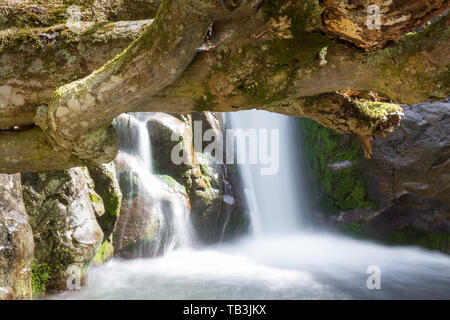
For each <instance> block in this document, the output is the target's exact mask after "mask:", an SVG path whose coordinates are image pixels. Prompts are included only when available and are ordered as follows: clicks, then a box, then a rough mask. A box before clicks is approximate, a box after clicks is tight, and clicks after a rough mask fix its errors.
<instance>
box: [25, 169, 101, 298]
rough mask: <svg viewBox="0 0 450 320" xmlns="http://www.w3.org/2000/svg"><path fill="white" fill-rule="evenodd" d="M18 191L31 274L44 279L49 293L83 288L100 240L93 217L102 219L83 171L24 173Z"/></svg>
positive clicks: (85, 172) (87, 178)
mask: <svg viewBox="0 0 450 320" xmlns="http://www.w3.org/2000/svg"><path fill="white" fill-rule="evenodd" d="M22 185H23V197H24V202H25V207H26V211H27V214H28V216H29V219H30V223H31V226H32V228H33V235H34V241H35V250H34V255H35V263H36V269H37V270H43V269H44V270H45V269H46V270H47V271H46V273H48V277H46V278H45V280H47V282H46V283H45V285H43V287H45V289H47V290H50V291H54V290H64V289H73V288H75V287H78V285H84V284H86V283H87V267H88V266H89V264H90V262H91V261H92V259H93V257H94V255H95V252H96V250H97V248H98V247H99V246H100V244H101V242H102V239H103V232H102V230H101V228H100V226H99V225H98V223H97V220H96V216H102V215H103V214H104V209H103V203H102V200H101V198H100V196H99V195H98V194H97V193H96V192H95V191H94V190H93V185H94V184H93V182H92V180H91V178H90V177H89V174H88V171H87V169H86V168H72V169H69V170H63V171H48V172H42V173H24V174H22ZM42 289H44V288H42Z"/></svg>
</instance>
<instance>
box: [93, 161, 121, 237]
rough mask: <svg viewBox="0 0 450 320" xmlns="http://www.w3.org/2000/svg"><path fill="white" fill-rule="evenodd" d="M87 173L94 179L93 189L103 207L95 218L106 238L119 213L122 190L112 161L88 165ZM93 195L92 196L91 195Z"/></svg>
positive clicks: (111, 230)
mask: <svg viewBox="0 0 450 320" xmlns="http://www.w3.org/2000/svg"><path fill="white" fill-rule="evenodd" d="M88 170H89V175H90V176H91V178H92V180H93V181H94V190H95V192H96V193H97V194H98V195H99V196H100V198H101V200H102V201H101V202H102V203H103V207H104V212H105V213H104V214H103V215H101V216H100V217H99V218H97V221H98V223H99V225H100V227H101V228H102V231H103V234H104V238H105V239H108V238H109V237H110V235H111V234H112V232H113V231H114V228H115V225H116V222H117V219H118V218H119V215H120V203H121V201H122V192H121V191H120V186H119V182H118V179H117V176H116V168H115V165H114V163H113V162H110V163H107V164H102V165H99V166H90V167H88ZM91 197H93V196H91Z"/></svg>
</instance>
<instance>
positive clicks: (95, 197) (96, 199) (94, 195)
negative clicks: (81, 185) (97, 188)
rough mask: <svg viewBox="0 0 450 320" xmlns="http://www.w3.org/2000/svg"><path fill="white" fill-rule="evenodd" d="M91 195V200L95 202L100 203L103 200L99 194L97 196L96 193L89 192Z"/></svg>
mask: <svg viewBox="0 0 450 320" xmlns="http://www.w3.org/2000/svg"><path fill="white" fill-rule="evenodd" d="M89 197H90V198H91V201H92V202H94V203H99V202H101V201H102V198H100V197H99V196H97V195H96V194H94V193H89Z"/></svg>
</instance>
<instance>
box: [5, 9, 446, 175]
mask: <svg viewBox="0 0 450 320" xmlns="http://www.w3.org/2000/svg"><path fill="white" fill-rule="evenodd" d="M436 1H438V0H436ZM241 2H242V3H241ZM356 2H358V3H360V4H368V3H369V1H356ZM356 2H355V3H356ZM336 3H337V2H334V1H322V2H321V4H322V6H323V7H321V6H319V1H318V0H308V1H287V2H282V3H281V2H279V1H266V2H264V3H263V6H262V7H260V6H261V0H253V1H250V2H248V1H238V0H226V1H222V0H215V1H210V0H188V1H181V0H164V1H162V3H161V6H160V8H159V11H158V13H157V15H156V17H155V20H154V22H153V23H152V24H151V25H150V26H148V22H142V25H141V27H143V28H145V31H143V32H141V31H140V30H138V29H139V28H135V29H136V30H135V32H134V33H133V32H132V33H130V35H132V36H137V34H140V36H138V37H137V39H136V40H135V41H133V43H132V44H131V45H130V46H129V47H128V48H127V49H126V50H125V51H123V52H122V53H121V54H120V55H118V56H116V57H115V58H114V59H113V60H111V61H109V62H108V63H106V64H105V65H104V66H103V67H101V68H100V69H98V70H97V71H95V72H93V73H92V74H90V75H89V76H87V77H85V78H82V79H80V78H81V77H80V75H78V76H75V77H76V78H77V79H80V80H77V81H74V82H72V83H69V84H67V85H64V86H61V87H60V88H59V89H57V90H56V92H55V94H54V95H53V98H51V101H50V103H49V100H50V92H51V91H52V89H53V88H54V87H56V86H58V85H59V84H58V82H57V79H56V78H55V79H56V80H55V79H52V80H48V79H43V81H42V82H43V83H45V84H44V85H48V87H47V88H48V90H47V91H44V90H41V92H40V93H38V94H37V93H36V88H32V89H29V87H30V86H28V83H27V81H28V80H26V79H18V82H20V81H22V83H21V86H20V85H19V87H20V88H21V90H22V91H21V92H18V91H17V90H16V91H12V89H11V87H12V85H11V84H12V83H15V82H14V81H9V82H8V83H7V84H6V85H5V84H4V83H3V85H0V89H2V90H4V92H6V93H7V94H3V98H2V91H1V90H0V107H1V108H2V109H3V110H2V111H4V110H7V112H4V113H5V114H6V115H8V114H9V115H12V114H16V115H18V114H20V113H21V112H22V111H20V110H21V109H20V107H23V106H24V105H25V106H28V111H27V112H28V113H26V112H22V113H23V114H25V113H26V115H24V116H23V117H22V118H20V117H19V118H20V120H13V119H12V118H11V116H9V118H7V117H6V116H5V117H3V116H2V117H0V119H2V118H4V119H5V120H3V126H17V125H24V124H29V123H32V122H36V123H37V124H38V125H39V128H40V129H39V128H36V127H34V128H32V129H29V130H27V131H25V130H9V131H3V132H0V150H1V148H3V150H4V152H6V154H8V155H11V156H10V157H9V158H8V160H4V163H0V170H2V171H5V170H6V171H5V172H9V173H11V172H16V171H40V170H49V168H52V169H53V168H54V167H58V168H59V166H62V167H63V166H64V163H66V164H67V167H70V166H74V165H76V164H77V165H79V163H83V164H90V163H93V164H98V163H101V162H107V161H110V160H112V159H113V158H114V157H115V153H116V152H117V142H116V138H115V135H114V133H113V131H112V130H111V127H110V126H109V124H110V122H111V119H112V118H114V117H116V116H118V115H119V114H121V113H123V112H127V111H131V110H134V111H164V112H181V113H188V112H192V111H204V110H211V111H236V110H243V109H249V108H260V109H266V110H270V111H274V112H281V113H286V114H291V115H296V116H306V117H310V118H312V119H314V120H316V121H318V122H320V123H322V124H324V125H325V126H328V127H330V128H332V129H334V130H336V131H338V132H343V133H344V132H346V133H353V134H358V135H360V136H361V137H362V140H363V141H369V139H368V137H370V136H373V135H380V134H386V133H387V132H389V131H390V130H391V129H392V127H393V126H394V125H396V124H398V122H399V120H400V116H401V109H400V108H398V107H396V106H395V105H392V104H388V103H373V102H368V101H358V100H356V99H351V98H348V97H343V96H341V95H338V94H335V93H333V92H334V91H337V90H343V89H354V90H375V91H377V92H379V93H382V94H385V95H386V96H389V97H390V98H392V99H393V100H394V101H396V102H402V103H414V102H418V101H422V100H426V99H440V98H445V97H446V96H447V95H448V64H449V62H450V55H449V51H450V50H449V49H450V48H449V42H448V35H449V27H448V23H447V22H448V19H446V18H442V19H441V20H440V21H438V22H436V23H434V24H433V25H431V26H429V27H427V28H426V29H425V30H424V31H422V32H420V33H417V34H411V35H408V36H406V37H404V38H402V39H401V40H400V41H398V42H397V43H396V44H395V45H392V46H389V47H387V48H385V49H383V50H379V51H377V52H373V53H368V52H364V51H362V50H358V49H357V48H355V47H353V46H351V45H348V44H345V43H342V42H339V41H335V40H333V39H330V38H329V37H328V36H325V35H324V34H322V33H320V32H318V31H323V30H327V29H326V28H329V25H328V26H327V22H326V17H327V16H326V14H327V12H330V10H331V9H332V6H333V5H335V4H336ZM437 3H438V2H435V4H437ZM414 4H416V1H414ZM445 5H447V2H445V3H443V4H442V5H441V7H439V8H440V9H439V10H434V11H433V10H432V11H430V12H428V13H427V14H428V15H427V14H423V15H420V17H422V18H420V19H422V20H423V19H425V18H424V17H425V16H426V17H431V16H433V15H434V14H438V13H440V12H441V11H440V10H441V9H442V6H445ZM405 6H406V4H405ZM323 8H325V13H323ZM395 8H396V9H398V8H397V7H395ZM413 8H415V9H414V10H418V9H417V8H420V6H415V7H414V6H413ZM327 10H328V11H327ZM341 13H342V12H341ZM331 16H332V15H331ZM347 16H348V17H351V16H352V15H351V14H350V15H347ZM323 19H325V20H323ZM420 19H419V20H420ZM419 20H417V21H419ZM322 21H323V22H322ZM417 21H416V22H414V23H411V21H404V20H402V19H398V20H396V21H395V23H394V24H393V25H396V26H395V28H396V29H395V30H397V31H396V32H397V35H398V34H399V33H402V32H407V31H408V30H410V29H411V28H415V27H416V26H417V25H418V24H420V23H419V22H417ZM355 23H356V24H358V23H357V22H355ZM212 24H213V28H212V30H213V34H212V38H211V37H210V38H209V39H208V40H207V41H206V43H204V39H205V33H206V31H207V30H208V28H209V27H210V26H211V25H212ZM75 25H76V26H78V25H79V23H78V24H75ZM101 25H102V24H101ZM101 25H100V27H95V28H94V27H92V28H93V29H94V30H91V31H90V32H84V33H83V32H82V33H80V35H79V36H80V39H81V38H83V37H84V36H87V35H89V34H91V33H94V34H97V35H98V37H100V38H101V35H102V34H103V33H105V32H106V31H105V30H102V31H100V29H101ZM119 25H120V23H119ZM96 26H98V25H96ZM116 26H117V25H116ZM131 26H132V25H131ZM72 27H73V26H72ZM52 28H54V27H52ZM131 28H133V27H131ZM387 28H388V29H386V32H387V34H388V38H389V37H391V38H392V39H394V38H395V37H394V36H393V35H394V34H396V32H394V31H392V30H393V29H392V30H391V29H390V28H391V27H390V26H388V27H387ZM398 30H401V31H398ZM327 31H328V32H329V33H332V31H331V29H330V30H327ZM8 32H10V31H8ZM44 33H45V32H44ZM112 34H115V32H112ZM338 36H339V35H338ZM340 36H341V37H342V38H344V39H346V40H348V41H353V40H352V39H351V37H349V38H348V39H347V38H346V37H345V36H344V35H340ZM8 37H9V38H8ZM15 37H16V36H15V35H9V36H7V37H6V38H5V37H4V39H10V38H15ZM86 39H87V37H86ZM383 39H384V38H376V39H372V40H370V41H371V42H370V43H369V45H367V46H366V44H358V45H360V46H362V47H364V48H365V49H373V47H378V46H384V45H385V42H383V41H384V40H383ZM389 39H390V38H389ZM77 41H81V40H77ZM86 41H89V40H86ZM91 41H92V40H91ZM114 41H115V40H114V39H107V40H106V41H105V42H103V48H108V47H112V46H114ZM382 42H383V43H382ZM94 43H95V42H94ZM61 45H62V43H60V44H59V45H57V46H56V47H58V46H61ZM13 47H14V46H13V45H12V46H11V47H9V48H8V50H10V49H11V48H13ZM44 47H45V48H46V46H44ZM79 47H80V46H79V45H77V49H78V48H79ZM25 49H26V47H25ZM25 49H24V50H25ZM8 50H6V51H5V52H8ZM39 50H43V49H42V48H40V49H39ZM199 50H204V52H201V53H199V54H197V55H196V53H197V51H199ZM10 52H14V49H11V51H10ZM74 52H75V54H74V56H75V57H76V59H78V57H79V56H82V55H83V50H81V49H78V51H74ZM71 53H72V52H71ZM0 54H1V56H0V61H1V59H4V57H5V56H4V53H3V52H2V51H0ZM37 54H39V52H38V51H36V52H34V53H33V54H32V55H34V56H36V55H37ZM107 56H108V54H106V53H105V54H104V55H103V56H102V57H101V58H100V59H102V58H104V59H105V60H106V57H107ZM194 58H195V59H194ZM100 59H99V60H100ZM193 60H194V61H193ZM86 61H89V62H88V63H87V64H88V65H89V67H86V68H85V70H86V72H87V70H90V69H89V68H90V67H91V66H92V67H93V68H94V69H95V68H96V67H95V66H96V64H95V63H96V62H98V61H96V62H95V61H93V60H89V58H87V59H86ZM28 68H29V66H28ZM41 69H42V68H39V67H37V68H36V70H41ZM7 70H8V68H5V67H3V68H1V67H0V71H2V72H3V73H4V74H6V73H7V72H6V71H7ZM27 70H28V69H27ZM83 72H84V71H83ZM57 74H59V75H62V76H63V77H70V76H74V75H73V74H71V73H70V72H67V73H66V72H65V71H60V70H58V72H57ZM34 77H35V78H34V79H35V80H36V79H37V76H36V75H35V76H34ZM4 79H5V78H3V79H2V81H5V80H4ZM8 79H10V78H8ZM69 81H70V80H69ZM16 82H17V81H16ZM62 82H64V83H65V82H68V81H66V79H64V80H62ZM24 84H26V85H24ZM8 86H9V87H10V88H8ZM5 87H6V90H5ZM37 87H38V86H37ZM8 90H9V91H8ZM27 90H28V91H27ZM33 90H34V91H33ZM11 93H12V94H11ZM33 93H34V95H33ZM20 95H21V96H20ZM5 97H6V98H5ZM32 98H34V100H33V99H32ZM26 99H28V100H26ZM5 101H6V102H5ZM39 105H43V106H42V107H40V108H39V111H38V112H37V115H36V117H35V119H34V120H31V116H30V115H31V114H33V111H32V110H36V107H37V106H39ZM46 105H48V106H46ZM25 109H26V108H25ZM28 134H29V135H28ZM34 135H35V136H36V139H34V140H33V139H30V137H32V136H34ZM24 137H25V138H26V139H29V140H33V141H31V142H25V141H23V138H24ZM16 145H17V148H16V147H15V146H16ZM8 146H10V147H9V148H11V149H15V150H10V151H7V150H8ZM23 146H26V147H27V148H31V149H33V152H32V154H33V155H32V156H30V157H28V156H27V155H25V154H24V153H23V152H22V151H20V150H24V148H23ZM39 148H43V151H42V154H43V155H44V156H43V157H41V159H39V154H40V152H39V151H37V150H38V149H39ZM369 149H370V148H368V150H369ZM369 153H370V150H369ZM52 154H53V155H54V156H55V161H54V163H53V164H52V163H50V162H51V161H50V159H51V157H52Z"/></svg>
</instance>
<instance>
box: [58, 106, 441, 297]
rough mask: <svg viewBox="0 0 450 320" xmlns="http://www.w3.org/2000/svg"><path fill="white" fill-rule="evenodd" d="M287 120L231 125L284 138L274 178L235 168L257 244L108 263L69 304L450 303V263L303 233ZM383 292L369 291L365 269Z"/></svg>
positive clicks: (415, 251)
mask: <svg viewBox="0 0 450 320" xmlns="http://www.w3.org/2000/svg"><path fill="white" fill-rule="evenodd" d="M291 121H293V120H292V119H290V118H287V117H284V116H279V115H275V114H270V113H267V112H262V111H252V112H247V113H246V112H239V113H235V114H233V115H232V116H231V121H230V122H231V126H232V127H233V128H234V129H236V128H239V127H240V128H241V129H242V128H243V129H245V128H265V129H270V128H278V129H280V140H279V141H280V166H279V167H280V171H279V173H278V176H277V175H275V176H266V177H262V176H260V175H259V171H258V169H259V168H260V167H261V165H247V164H244V165H242V166H241V169H242V175H243V179H244V180H245V184H246V188H247V193H248V195H249V196H248V201H249V202H250V206H251V209H252V212H253V213H252V223H253V226H254V231H255V233H256V234H257V235H258V232H259V235H264V236H256V237H254V236H251V237H248V238H246V239H240V240H237V241H235V242H232V243H228V244H220V245H216V246H209V247H206V248H203V249H202V248H197V249H196V250H193V249H192V248H184V249H183V248H181V249H179V250H173V251H171V252H169V253H168V254H166V255H165V256H163V257H159V258H156V259H146V260H142V259H140V260H134V261H120V260H114V259H113V260H112V261H110V262H108V263H106V264H105V265H103V266H100V267H94V268H92V269H91V270H90V284H89V287H87V288H85V289H83V290H81V291H80V292H78V293H75V294H73V293H72V294H70V293H67V292H66V293H64V294H62V295H58V296H56V297H55V298H57V299H60V298H68V299H405V298H406V299H424V298H425V299H449V298H450V273H449V272H448V270H450V258H449V257H448V256H447V255H444V254H441V253H436V252H430V251H426V250H423V249H419V248H415V247H387V246H382V245H378V244H375V243H370V242H367V241H363V240H354V239H350V238H346V237H343V236H337V235H332V234H327V233H322V232H317V233H311V232H310V231H308V230H307V229H306V228H304V226H305V220H306V219H305V215H307V210H306V209H305V208H306V207H307V206H306V205H305V202H304V201H305V200H304V199H303V200H302V198H301V197H302V194H303V195H304V194H305V190H302V188H300V187H299V185H301V179H302V173H301V171H296V168H298V167H299V163H300V161H299V158H297V159H296V155H294V152H296V150H297V147H296V146H297V145H298V144H297V143H296V140H295V138H293V136H292V135H291V134H292V130H293V122H291ZM373 265H376V266H377V267H379V269H380V270H381V289H380V290H376V289H375V290H369V289H368V287H367V279H368V277H369V275H368V274H367V268H368V267H369V266H373Z"/></svg>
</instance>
